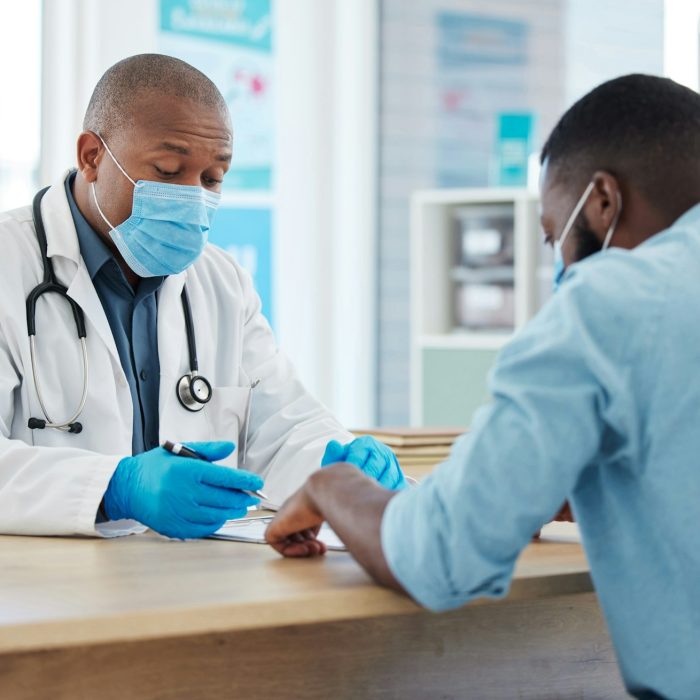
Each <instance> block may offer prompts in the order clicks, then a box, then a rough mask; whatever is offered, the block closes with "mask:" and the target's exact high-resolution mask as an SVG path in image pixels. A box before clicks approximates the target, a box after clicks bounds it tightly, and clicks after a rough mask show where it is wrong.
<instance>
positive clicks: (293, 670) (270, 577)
mask: <svg viewBox="0 0 700 700" xmlns="http://www.w3.org/2000/svg"><path fill="white" fill-rule="evenodd" d="M0 571H2V576H1V579H0V697H1V698H3V700H8V699H15V698H17V699H22V700H24V699H27V698H42V700H43V699H44V698H53V699H55V700H61V699H63V698H65V699H70V700H76V699H82V698H85V699H90V700H92V699H93V698H99V699H100V700H111V699H112V698H115V699H116V698H120V699H122V698H124V699H131V698H159V699H163V700H165V699H167V700H171V699H175V698H178V699H179V698H183V699H184V698H187V699H197V700H199V699H206V698H216V699H217V700H221V699H223V698H234V699H237V698H241V699H242V698H254V697H265V698H266V700H268V699H271V698H285V699H288V698H289V699H294V698H324V699H325V698H349V699H350V698H351V699H353V700H354V699H357V698H436V697H440V698H479V700H486V699H488V698H515V697H518V698H537V699H538V700H542V698H549V697H557V698H578V699H580V698H593V697H595V698H618V697H625V695H624V692H623V690H622V687H621V684H620V681H619V678H618V671H617V666H616V663H615V659H614V656H613V652H612V650H611V646H610V642H609V640H608V638H607V635H606V632H605V628H604V625H603V621H602V619H601V615H600V612H599V610H598V606H597V603H596V600H595V597H594V595H593V593H592V592H591V583H590V580H589V576H588V573H587V565H586V562H585V559H584V556H583V554H582V552H581V549H580V547H579V546H578V545H575V544H553V543H541V544H534V545H532V546H531V547H530V548H529V549H528V550H527V551H526V552H525V553H524V555H523V557H522V558H521V560H520V562H519V564H518V568H517V574H516V577H515V580H514V583H513V587H512V591H511V594H510V596H509V597H508V599H506V600H504V601H500V602H496V603H493V602H491V603H477V604H475V605H472V606H469V607H467V608H464V609H462V610H459V611H455V612H451V613H448V614H443V615H433V614H431V613H427V612H424V611H422V610H419V609H418V608H417V607H416V606H415V605H414V604H413V603H412V602H410V601H409V600H407V599H406V598H404V597H402V596H399V595H396V594H394V593H392V592H390V591H387V590H383V589H381V588H379V587H377V586H375V585H373V584H372V583H371V582H370V580H369V579H368V577H367V576H366V575H365V574H364V572H363V571H362V570H361V569H360V568H359V567H358V566H357V565H356V564H355V563H354V562H353V561H352V559H351V558H350V557H349V555H347V554H345V553H329V554H328V555H327V556H326V558H325V559H317V560H296V561H286V560H283V559H281V558H280V557H279V556H278V555H277V554H276V553H274V552H273V551H272V550H271V549H269V548H267V547H266V546H262V545H246V544H238V543H232V542H222V541H215V540H204V541H199V542H171V541H167V540H163V539H160V538H157V537H155V536H153V535H142V536H138V537H128V538H124V539H118V540H89V539H51V538H29V537H0Z"/></svg>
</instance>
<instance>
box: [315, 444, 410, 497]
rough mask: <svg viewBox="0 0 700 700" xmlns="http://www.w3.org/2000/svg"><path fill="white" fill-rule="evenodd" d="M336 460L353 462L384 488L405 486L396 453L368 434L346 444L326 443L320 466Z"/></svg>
mask: <svg viewBox="0 0 700 700" xmlns="http://www.w3.org/2000/svg"><path fill="white" fill-rule="evenodd" d="M337 462H348V463H350V464H354V465H355V466H356V467H359V468H360V470H361V471H363V472H364V473H365V474H367V476H371V477H372V478H373V479H376V480H377V481H378V482H379V483H380V484H381V485H382V486H383V487H384V488H387V489H402V488H404V487H405V486H406V479H405V478H404V475H403V472H402V471H401V467H400V466H399V460H398V459H396V455H395V454H394V453H393V452H392V451H391V449H389V448H388V447H387V446H386V445H385V444H384V443H382V442H379V440H375V439H374V438H373V437H370V436H369V435H365V436H363V437H359V438H357V439H356V440H353V441H352V442H349V443H348V444H347V445H341V444H340V443H339V442H338V441H337V440H331V441H330V442H329V443H328V444H327V445H326V452H325V454H324V455H323V459H322V460H321V466H322V467H327V466H328V465H329V464H336V463H337Z"/></svg>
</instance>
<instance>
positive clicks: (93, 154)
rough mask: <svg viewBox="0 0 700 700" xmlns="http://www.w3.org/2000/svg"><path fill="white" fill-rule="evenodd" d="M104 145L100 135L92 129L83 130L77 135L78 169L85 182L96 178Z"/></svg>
mask: <svg viewBox="0 0 700 700" xmlns="http://www.w3.org/2000/svg"><path fill="white" fill-rule="evenodd" d="M103 150H104V147H103V145H102V142H101V141H100V137H99V136H98V135H97V134H95V133H94V132H92V131H83V133H82V134H80V136H78V154H77V155H78V170H79V171H80V173H81V175H82V176H83V177H84V178H85V180H86V182H95V180H97V166H98V165H99V164H100V162H101V160H102V151H103Z"/></svg>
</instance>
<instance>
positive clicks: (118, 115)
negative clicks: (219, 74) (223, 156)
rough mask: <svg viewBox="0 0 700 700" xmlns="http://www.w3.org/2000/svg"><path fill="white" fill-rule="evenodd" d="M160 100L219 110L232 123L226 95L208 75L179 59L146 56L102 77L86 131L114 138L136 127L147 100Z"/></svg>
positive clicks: (132, 58)
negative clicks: (142, 106)
mask: <svg viewBox="0 0 700 700" xmlns="http://www.w3.org/2000/svg"><path fill="white" fill-rule="evenodd" d="M158 97H171V98H176V99H177V98H179V99H182V100H187V101H189V102H191V103H193V105H196V106H201V107H204V108H206V109H208V110H214V111H217V112H219V113H220V115H221V118H222V120H223V121H224V122H226V123H227V124H230V116H229V111H228V107H227V105H226V101H225V100H224V98H223V95H222V94H221V92H220V91H219V89H218V88H217V87H216V85H214V83H213V82H212V81H211V80H210V79H209V78H207V76H206V75H204V73H202V72H201V71H199V70H197V69H196V68H194V67H193V66H191V65H190V64H189V63H185V61H181V60H180V59H178V58H173V57H172V56H164V55H162V54H154V53H145V54H138V55H136V56H130V57H129V58H125V59H124V60H122V61H119V62H118V63H115V64H114V65H113V66H112V67H111V68H109V69H108V70H107V71H106V72H105V74H104V75H103V76H102V77H101V78H100V80H99V82H98V83H97V85H96V86H95V89H94V91H93V93H92V97H91V98H90V102H89V104H88V107H87V110H86V112H85V118H84V120H83V129H84V130H85V131H94V132H95V133H97V134H100V135H101V136H103V137H105V138H108V137H111V136H112V135H113V134H115V133H119V132H121V131H122V130H124V129H128V128H130V127H131V126H132V125H133V124H134V122H135V121H136V120H137V119H138V116H139V108H140V105H142V104H143V101H144V100H148V101H151V102H152V101H153V100H156V99H157V98H158Z"/></svg>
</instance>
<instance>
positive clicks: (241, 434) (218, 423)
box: [204, 386, 251, 467]
mask: <svg viewBox="0 0 700 700" xmlns="http://www.w3.org/2000/svg"><path fill="white" fill-rule="evenodd" d="M250 393H251V390H250V387H241V386H225V387H217V388H215V389H214V391H213V393H212V397H211V401H210V402H209V403H208V404H207V405H206V407H205V409H204V410H205V411H206V414H207V419H208V420H209V424H210V426H211V434H212V439H213V440H230V441H231V442H234V443H236V450H235V451H234V452H233V454H231V455H230V456H229V457H227V458H226V459H223V460H221V462H220V464H226V465H228V466H230V467H237V466H238V465H239V463H240V461H241V458H240V457H239V454H240V453H241V451H242V449H243V446H244V444H245V441H246V439H247V434H246V433H247V431H248V425H247V423H248V420H247V415H248V404H249V402H250Z"/></svg>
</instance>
